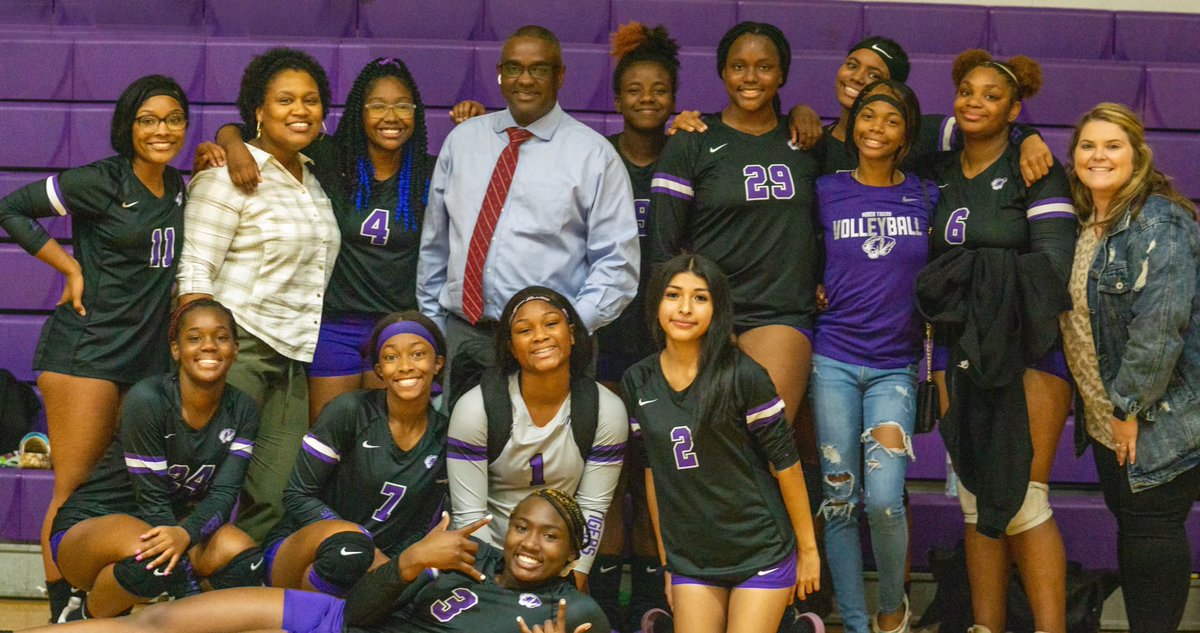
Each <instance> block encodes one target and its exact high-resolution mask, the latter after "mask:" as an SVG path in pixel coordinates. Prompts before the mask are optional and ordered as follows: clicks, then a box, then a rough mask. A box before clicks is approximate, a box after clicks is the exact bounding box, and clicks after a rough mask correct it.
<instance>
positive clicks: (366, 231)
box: [358, 209, 392, 246]
mask: <svg viewBox="0 0 1200 633" xmlns="http://www.w3.org/2000/svg"><path fill="white" fill-rule="evenodd" d="M391 222H392V213H391V212H390V211H388V210H387V209H375V210H374V211H372V212H371V214H370V215H368V216H367V219H365V220H363V223H362V226H361V227H359V229H358V233H359V235H362V236H363V237H369V238H371V244H373V245H375V246H384V245H386V244H387V241H388V234H389V233H391V232H392V228H391Z"/></svg>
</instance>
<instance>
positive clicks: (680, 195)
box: [650, 187, 695, 200]
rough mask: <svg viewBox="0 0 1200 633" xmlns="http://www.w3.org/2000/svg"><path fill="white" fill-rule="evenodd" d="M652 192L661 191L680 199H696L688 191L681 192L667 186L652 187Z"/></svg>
mask: <svg viewBox="0 0 1200 633" xmlns="http://www.w3.org/2000/svg"><path fill="white" fill-rule="evenodd" d="M650 193H661V194H663V195H667V196H671V197H673V198H679V199H680V200H694V199H695V198H694V197H692V196H689V195H687V194H686V193H681V192H678V191H675V190H673V189H667V188H666V187H651V188H650Z"/></svg>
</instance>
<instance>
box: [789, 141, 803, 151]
mask: <svg viewBox="0 0 1200 633" xmlns="http://www.w3.org/2000/svg"><path fill="white" fill-rule="evenodd" d="M787 146H788V147H789V148H791V149H792V150H793V151H800V146H799V145H797V144H796V142H795V141H788V142H787Z"/></svg>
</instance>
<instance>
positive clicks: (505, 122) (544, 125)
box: [494, 101, 565, 141]
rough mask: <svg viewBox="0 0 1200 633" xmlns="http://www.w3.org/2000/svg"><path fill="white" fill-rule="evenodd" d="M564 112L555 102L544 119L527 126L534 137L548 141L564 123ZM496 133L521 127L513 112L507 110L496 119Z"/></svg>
mask: <svg viewBox="0 0 1200 633" xmlns="http://www.w3.org/2000/svg"><path fill="white" fill-rule="evenodd" d="M564 114H565V113H564V112H563V109H562V106H560V105H558V102H557V101H556V102H554V108H553V109H552V110H550V111H549V112H547V113H546V114H545V116H543V117H542V118H540V119H538V120H536V121H534V122H533V123H530V124H529V125H526V126H525V129H526V130H529V131H530V132H531V133H532V134H533V135H534V136H536V137H538V138H539V139H541V140H543V141H548V140H550V139H551V138H553V137H554V132H555V130H557V129H558V124H559V123H561V122H562V119H563V116H564ZM495 121H496V122H495V127H494V131H495V132H496V134H504V130H507V129H508V128H510V127H521V126H520V125H517V121H516V119H514V118H513V115H512V112H510V111H509V110H508V108H505V109H504V110H503V111H502V112H501V113H500V116H498V117H496V120H495Z"/></svg>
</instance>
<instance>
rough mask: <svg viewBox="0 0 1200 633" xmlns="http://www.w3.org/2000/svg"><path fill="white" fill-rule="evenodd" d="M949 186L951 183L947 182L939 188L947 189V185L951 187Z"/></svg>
mask: <svg viewBox="0 0 1200 633" xmlns="http://www.w3.org/2000/svg"><path fill="white" fill-rule="evenodd" d="M949 186H950V183H946V184H944V185H938V189H945V188H946V187H949Z"/></svg>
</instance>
